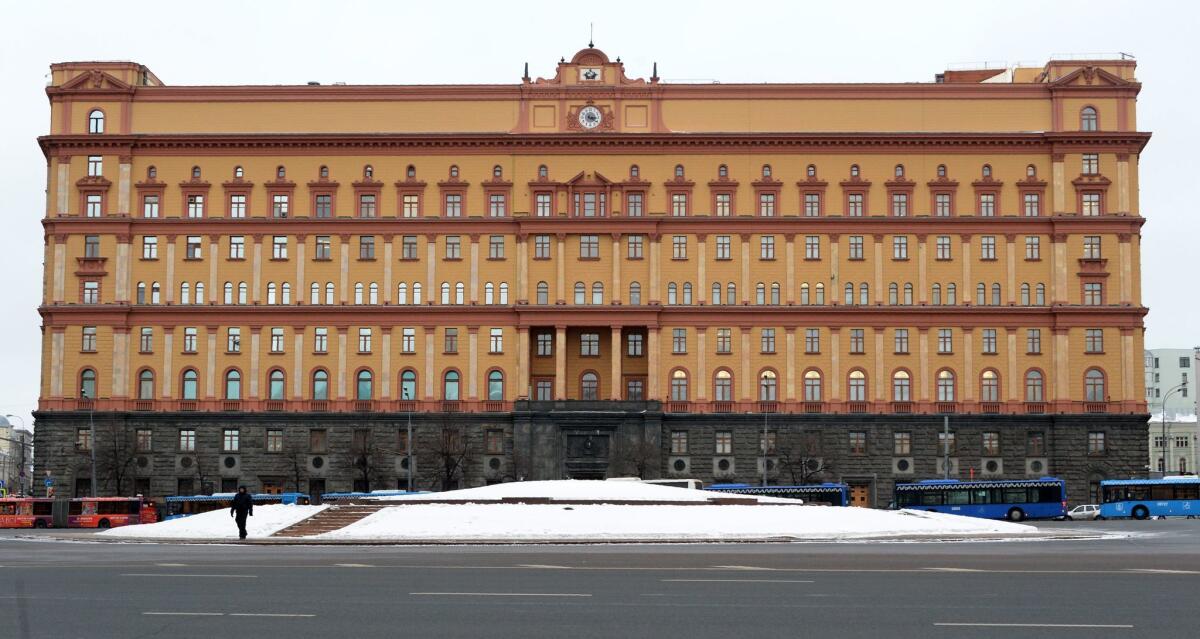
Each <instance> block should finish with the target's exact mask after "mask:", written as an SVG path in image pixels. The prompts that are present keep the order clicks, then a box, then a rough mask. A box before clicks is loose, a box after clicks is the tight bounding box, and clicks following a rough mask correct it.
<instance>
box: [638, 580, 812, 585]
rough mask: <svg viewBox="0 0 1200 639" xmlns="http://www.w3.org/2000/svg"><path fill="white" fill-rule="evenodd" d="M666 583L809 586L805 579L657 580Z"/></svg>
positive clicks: (809, 581) (808, 581) (809, 582)
mask: <svg viewBox="0 0 1200 639" xmlns="http://www.w3.org/2000/svg"><path fill="white" fill-rule="evenodd" d="M659 581H663V582H668V583H736V584H811V583H813V582H812V580H805V579H659Z"/></svg>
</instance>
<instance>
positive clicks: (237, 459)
mask: <svg viewBox="0 0 1200 639" xmlns="http://www.w3.org/2000/svg"><path fill="white" fill-rule="evenodd" d="M217 471H218V472H219V473H220V474H221V475H225V476H230V477H236V476H237V475H238V474H239V473H241V471H242V458H241V456H240V455H220V456H218V457H217Z"/></svg>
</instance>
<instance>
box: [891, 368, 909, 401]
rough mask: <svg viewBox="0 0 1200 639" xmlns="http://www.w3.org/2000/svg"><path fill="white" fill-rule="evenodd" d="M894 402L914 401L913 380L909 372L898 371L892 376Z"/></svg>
mask: <svg viewBox="0 0 1200 639" xmlns="http://www.w3.org/2000/svg"><path fill="white" fill-rule="evenodd" d="M892 401H894V402H909V401H912V378H911V377H910V376H909V374H908V371H896V372H895V373H893V374H892Z"/></svg>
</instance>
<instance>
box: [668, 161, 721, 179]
mask: <svg viewBox="0 0 1200 639" xmlns="http://www.w3.org/2000/svg"><path fill="white" fill-rule="evenodd" d="M675 177H683V174H682V173H676V174H675ZM717 177H722V178H727V177H729V167H728V166H725V165H724V164H722V165H721V166H718V167H717Z"/></svg>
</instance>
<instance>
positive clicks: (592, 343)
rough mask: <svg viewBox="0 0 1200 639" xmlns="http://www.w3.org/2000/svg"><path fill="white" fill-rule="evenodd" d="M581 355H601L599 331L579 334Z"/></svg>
mask: <svg viewBox="0 0 1200 639" xmlns="http://www.w3.org/2000/svg"><path fill="white" fill-rule="evenodd" d="M579 355H580V356H582V357H599V356H600V334H599V333H580V335H579Z"/></svg>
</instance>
